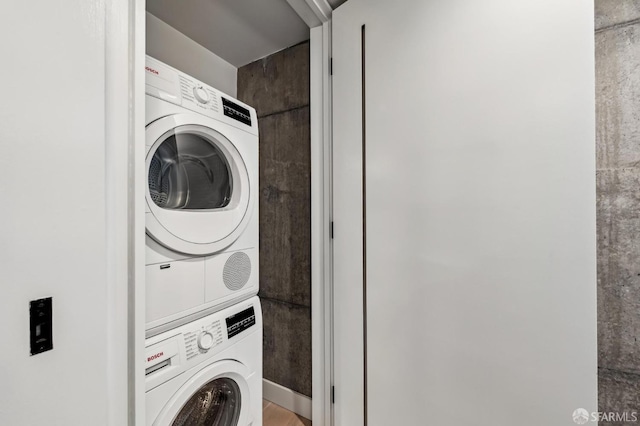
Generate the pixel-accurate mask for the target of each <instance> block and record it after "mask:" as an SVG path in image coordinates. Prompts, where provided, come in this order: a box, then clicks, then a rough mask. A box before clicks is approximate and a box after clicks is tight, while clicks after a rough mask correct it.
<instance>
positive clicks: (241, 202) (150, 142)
mask: <svg viewBox="0 0 640 426" xmlns="http://www.w3.org/2000/svg"><path fill="white" fill-rule="evenodd" d="M218 129H220V130H218ZM221 131H224V132H225V134H224V135H223V133H221ZM247 137H248V136H247V135H246V134H245V132H242V131H238V130H236V129H234V128H223V127H221V125H220V124H219V123H216V122H215V121H214V120H208V119H206V118H205V117H198V116H196V115H187V114H177V115H173V116H167V117H163V118H160V119H158V120H156V121H154V122H152V123H150V124H149V125H148V126H147V129H146V139H147V143H146V145H147V156H146V157H147V158H146V166H147V168H146V169H147V176H146V180H147V189H146V195H145V197H146V204H147V213H150V214H147V216H146V220H145V225H146V229H147V234H148V235H149V236H150V237H151V238H153V239H154V240H155V241H157V242H158V243H160V244H162V245H163V246H165V247H167V248H168V249H171V250H174V251H177V252H180V253H185V254H194V255H208V254H213V253H216V252H217V251H219V250H221V249H223V248H225V247H227V246H229V244H231V243H232V242H233V241H235V239H236V238H238V236H240V234H241V233H242V232H243V230H244V228H245V226H246V224H247V223H248V221H249V218H250V217H251V214H250V212H252V210H251V208H252V207H253V205H254V204H255V195H254V196H251V194H257V193H256V192H255V191H254V188H255V187H257V174H258V173H257V167H256V169H255V170H253V169H252V170H251V171H249V170H248V169H247V166H246V162H245V156H246V159H247V160H248V161H249V162H250V164H255V162H256V160H257V140H256V141H255V148H253V145H252V144H250V143H247ZM249 137H252V136H249ZM229 138H231V139H229ZM232 140H233V142H232ZM252 142H253V141H252ZM236 145H237V146H236ZM239 149H242V151H240V150H239ZM248 213H249V214H248Z"/></svg>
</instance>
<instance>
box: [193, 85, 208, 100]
mask: <svg viewBox="0 0 640 426" xmlns="http://www.w3.org/2000/svg"><path fill="white" fill-rule="evenodd" d="M193 96H195V97H196V100H197V101H198V102H200V103H201V104H206V103H209V94H208V93H207V91H206V90H204V87H202V86H196V87H194V88H193Z"/></svg>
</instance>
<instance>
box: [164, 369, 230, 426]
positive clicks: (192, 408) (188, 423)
mask: <svg viewBox="0 0 640 426" xmlns="http://www.w3.org/2000/svg"><path fill="white" fill-rule="evenodd" d="M241 405H242V395H241V394H240V387H239V386H238V384H237V383H236V382H235V381H234V380H232V379H229V378H226V377H225V378H219V379H215V380H212V381H211V382H209V383H207V384H206V385H204V386H202V387H201V388H200V389H199V390H198V391H197V392H196V393H195V394H194V395H193V396H192V397H191V399H189V400H188V401H187V402H186V403H185V404H184V405H183V407H182V408H181V409H180V412H179V413H178V415H177V416H176V418H175V420H174V421H173V423H172V426H236V425H237V424H238V420H239V419H240V412H241V410H240V408H241Z"/></svg>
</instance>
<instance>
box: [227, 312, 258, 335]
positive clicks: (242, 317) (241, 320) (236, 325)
mask: <svg viewBox="0 0 640 426" xmlns="http://www.w3.org/2000/svg"><path fill="white" fill-rule="evenodd" d="M255 324H256V313H255V311H254V309H253V306H251V307H250V308H249V309H245V310H244V311H242V312H238V313H237V314H235V315H231V316H230V317H228V318H227V335H228V336H229V339H231V338H232V337H233V336H235V335H237V334H240V333H242V332H243V331H245V330H246V329H247V328H249V327H251V326H252V325H255Z"/></svg>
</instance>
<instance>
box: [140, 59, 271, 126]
mask: <svg viewBox="0 0 640 426" xmlns="http://www.w3.org/2000/svg"><path fill="white" fill-rule="evenodd" d="M145 92H146V94H147V95H148V96H153V97H154V98H158V99H162V100H163V101H166V102H170V103H172V104H175V105H179V106H181V107H183V108H186V109H188V110H190V111H193V112H197V113H199V114H202V115H205V116H207V117H210V118H213V119H216V120H219V121H222V122H225V123H227V124H230V125H232V126H234V127H237V128H239V129H242V130H244V131H247V132H249V133H252V134H255V135H257V134H258V116H257V114H256V110H255V109H254V108H252V107H250V106H249V105H247V104H244V103H242V102H241V101H239V100H237V99H234V98H232V97H231V96H227V95H225V94H224V93H222V92H220V91H219V90H217V89H214V88H213V87H211V86H208V85H207V84H205V83H203V82H201V81H199V80H197V79H195V78H194V77H192V76H190V75H187V74H185V73H183V72H181V71H178V70H177V69H175V68H172V67H170V66H169V65H167V64H164V63H162V62H160V61H158V60H156V59H153V58H152V57H150V56H147V60H146V65H145Z"/></svg>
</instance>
